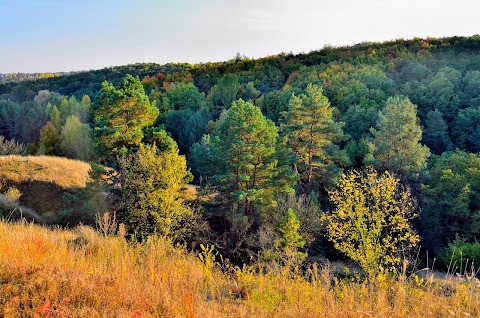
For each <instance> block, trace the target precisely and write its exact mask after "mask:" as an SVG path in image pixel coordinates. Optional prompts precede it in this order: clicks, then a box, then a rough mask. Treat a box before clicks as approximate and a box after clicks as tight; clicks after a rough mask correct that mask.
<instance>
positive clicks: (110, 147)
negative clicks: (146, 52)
mask: <svg viewBox="0 0 480 318" xmlns="http://www.w3.org/2000/svg"><path fill="white" fill-rule="evenodd" d="M94 115H95V116H94V120H95V141H96V146H97V151H98V153H99V154H100V155H101V156H102V157H103V159H104V160H106V161H113V160H114V159H115V156H116V155H117V154H119V153H120V152H121V151H122V149H125V148H129V147H134V146H138V145H139V144H140V142H141V141H142V139H143V131H142V129H143V128H144V127H146V126H150V125H152V124H153V123H154V121H155V119H156V118H157V116H158V109H157V108H156V107H155V104H151V103H150V101H149V99H148V97H147V96H146V95H145V91H144V89H143V86H142V83H140V80H139V79H138V77H133V76H131V75H127V76H126V77H125V78H124V79H123V82H122V84H121V85H120V88H118V89H116V88H115V87H114V86H113V85H112V84H110V83H108V82H103V83H102V89H101V90H100V92H99V93H98V97H97V104H96V106H95V109H94Z"/></svg>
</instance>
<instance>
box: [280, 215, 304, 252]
mask: <svg viewBox="0 0 480 318" xmlns="http://www.w3.org/2000/svg"><path fill="white" fill-rule="evenodd" d="M299 230H300V222H299V221H298V219H297V216H296V215H295V211H293V210H292V209H288V211H287V215H286V217H285V220H284V221H283V223H282V224H281V225H280V233H281V238H280V239H278V241H277V242H276V243H277V245H279V247H280V249H281V250H282V251H283V252H284V253H285V255H286V256H287V257H289V258H292V257H293V258H295V259H297V260H299V261H301V260H303V259H305V258H306V257H307V254H306V253H303V252H301V251H299V249H301V248H303V247H304V246H305V244H306V242H305V240H304V239H303V237H302V235H300V233H299Z"/></svg>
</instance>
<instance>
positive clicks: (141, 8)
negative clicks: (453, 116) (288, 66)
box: [0, 0, 480, 73]
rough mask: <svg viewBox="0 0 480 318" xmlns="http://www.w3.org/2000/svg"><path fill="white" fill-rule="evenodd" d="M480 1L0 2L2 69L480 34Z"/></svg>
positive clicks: (56, 68)
mask: <svg viewBox="0 0 480 318" xmlns="http://www.w3.org/2000/svg"><path fill="white" fill-rule="evenodd" d="M478 12H480V1H478V0H448V1H447V0H395V1H392V0H383V1H382V0H328V1H326V0H316V1H315V0H290V1H287V0H236V1H235V0H170V1H165V0H82V1H78V0H0V73H12V72H24V73H33V72H65V71H80V70H90V69H100V68H104V67H109V66H118V65H125V64H132V63H144V62H145V63H146V62H155V63H160V64H164V63H169V62H189V63H199V62H213V61H225V60H230V59H232V58H234V56H235V55H236V53H240V54H242V55H245V56H247V57H250V58H258V57H264V56H267V55H273V54H278V53H281V52H287V53H288V52H293V53H300V52H310V51H312V50H318V49H321V48H322V47H323V46H324V45H333V46H341V45H353V44H356V43H360V42H367V41H368V42H371V41H388V40H394V39H398V38H405V39H409V38H413V37H428V36H429V37H444V36H454V35H458V36H470V35H474V34H479V33H480V19H479V18H478Z"/></svg>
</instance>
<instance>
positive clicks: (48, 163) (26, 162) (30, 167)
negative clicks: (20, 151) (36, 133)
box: [0, 156, 90, 188]
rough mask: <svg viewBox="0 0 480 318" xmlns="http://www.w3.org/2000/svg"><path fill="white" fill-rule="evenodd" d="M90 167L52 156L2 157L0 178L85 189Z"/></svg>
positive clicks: (84, 163) (77, 161) (0, 157)
mask: <svg viewBox="0 0 480 318" xmlns="http://www.w3.org/2000/svg"><path fill="white" fill-rule="evenodd" d="M89 169H90V165H89V164H88V163H86V162H83V161H79V160H72V159H67V158H61V157H50V156H27V157H23V156H0V178H3V179H6V180H8V181H11V182H15V183H24V182H33V181H38V182H46V183H53V184H56V185H58V186H60V187H62V188H75V187H77V188H78V187H85V183H86V181H87V180H88V170H89Z"/></svg>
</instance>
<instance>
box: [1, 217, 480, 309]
mask: <svg viewBox="0 0 480 318" xmlns="http://www.w3.org/2000/svg"><path fill="white" fill-rule="evenodd" d="M233 273H234V274H232V275H229V276H227V275H225V274H222V273H221V272H220V271H219V270H218V269H217V268H213V269H212V268H211V267H209V266H205V265H204V264H203V263H201V262H200V261H199V259H198V258H196V257H195V256H194V255H191V254H188V253H185V252H184V251H183V250H181V249H176V248H172V247H171V246H170V245H169V244H168V243H166V242H165V241H163V240H162V239H158V240H152V241H150V242H147V243H146V244H143V245H131V244H127V243H126V242H125V241H124V240H123V239H122V238H119V237H108V238H105V237H101V236H99V235H98V234H97V233H96V232H94V231H93V230H92V229H91V228H87V227H82V228H78V229H77V230H75V231H64V230H60V229H56V230H49V229H46V228H41V227H39V226H36V225H31V224H8V223H1V222H0V316H4V317H34V316H40V317H47V316H49V317H189V318H192V317H478V316H479V315H480V292H479V291H480V290H479V289H480V286H478V282H473V283H466V282H465V283H457V285H454V287H450V288H447V289H446V288H443V287H441V286H439V285H436V284H433V283H427V284H425V283H424V284H422V286H421V287H418V286H417V284H416V283H414V282H409V281H408V280H407V281H406V282H401V281H400V282H392V283H384V284H380V286H379V287H378V289H377V290H373V289H371V288H369V287H368V286H367V285H365V284H359V283H348V282H338V281H335V280H332V277H331V276H330V275H329V272H328V271H327V270H323V271H320V272H319V273H316V272H315V271H313V272H312V275H311V278H312V279H311V281H310V282H307V281H305V280H304V279H302V278H300V277H296V276H293V277H292V274H291V273H284V274H277V275H257V274H253V273H252V272H251V271H249V270H243V271H240V270H237V271H234V272H233ZM240 296H242V297H240Z"/></svg>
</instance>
